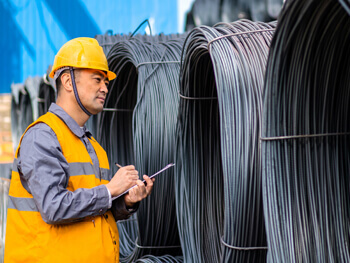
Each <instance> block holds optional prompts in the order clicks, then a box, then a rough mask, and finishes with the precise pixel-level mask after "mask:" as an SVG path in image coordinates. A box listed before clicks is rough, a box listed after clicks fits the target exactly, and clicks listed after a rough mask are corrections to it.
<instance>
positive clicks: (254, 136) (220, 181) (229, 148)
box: [175, 20, 276, 262]
mask: <svg viewBox="0 0 350 263" xmlns="http://www.w3.org/2000/svg"><path fill="white" fill-rule="evenodd" d="M275 27H276V22H272V23H262V22H252V21H249V20H240V21H237V22H234V23H231V24H228V23H220V24H217V25H215V26H214V27H207V26H201V27H198V28H195V29H193V30H192V31H191V32H189V34H188V37H187V39H186V42H185V44H184V47H183V55H182V59H181V60H182V66H181V72H180V91H179V92H180V104H179V116H178V124H177V132H176V135H177V143H176V147H177V149H176V159H175V160H176V174H175V175H176V177H175V187H176V205H177V217H178V225H179V226H178V227H179V233H180V240H181V246H182V250H183V254H184V261H185V262H265V261H266V252H267V244H266V235H265V228H264V218H263V215H264V214H263V210H262V208H263V203H262V193H261V161H260V158H261V156H260V151H259V136H260V122H261V111H262V91H263V87H264V73H265V67H266V61H267V57H268V52H269V45H270V42H271V39H272V36H273V33H274V30H275Z"/></svg>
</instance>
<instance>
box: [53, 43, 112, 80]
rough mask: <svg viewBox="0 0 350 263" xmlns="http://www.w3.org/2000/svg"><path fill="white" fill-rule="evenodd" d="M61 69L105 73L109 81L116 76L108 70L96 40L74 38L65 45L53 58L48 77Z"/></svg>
mask: <svg viewBox="0 0 350 263" xmlns="http://www.w3.org/2000/svg"><path fill="white" fill-rule="evenodd" d="M62 67H73V68H90V69H98V70H102V71H106V72H107V77H108V79H109V80H112V79H115V78H116V74H115V73H114V72H112V71H109V69H108V63H107V59H106V55H105V54H104V52H103V49H102V47H101V46H100V45H99V44H98V42H97V40H96V39H94V38H89V37H78V38H74V39H72V40H70V41H68V42H67V43H65V44H64V45H63V46H62V47H61V49H60V50H59V51H58V53H57V54H56V56H55V60H54V62H53V66H52V71H51V73H50V75H49V76H50V77H51V78H53V77H54V75H55V71H56V70H58V69H60V68H62Z"/></svg>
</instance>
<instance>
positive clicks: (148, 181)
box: [143, 175, 155, 187]
mask: <svg viewBox="0 0 350 263" xmlns="http://www.w3.org/2000/svg"><path fill="white" fill-rule="evenodd" d="M143 179H145V181H146V186H147V187H149V186H150V187H152V186H153V182H154V179H155V178H152V179H153V180H152V179H151V178H149V177H148V176H147V175H144V176H143Z"/></svg>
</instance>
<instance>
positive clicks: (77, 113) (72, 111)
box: [56, 99, 89, 127]
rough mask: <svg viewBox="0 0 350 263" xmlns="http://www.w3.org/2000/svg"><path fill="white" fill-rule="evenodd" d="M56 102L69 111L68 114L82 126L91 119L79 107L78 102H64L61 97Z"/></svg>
mask: <svg viewBox="0 0 350 263" xmlns="http://www.w3.org/2000/svg"><path fill="white" fill-rule="evenodd" d="M56 104H57V105H58V106H60V107H61V108H62V109H63V110H64V111H65V112H67V114H68V115H69V116H71V117H72V118H73V120H75V121H76V122H77V124H78V125H79V126H80V127H82V126H84V124H85V123H86V122H87V121H88V119H89V116H88V115H87V114H86V113H85V112H84V111H83V110H82V109H81V108H80V107H79V105H78V104H76V105H70V104H69V103H66V102H63V101H61V100H60V99H57V101H56Z"/></svg>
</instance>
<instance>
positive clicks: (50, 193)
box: [17, 103, 135, 224]
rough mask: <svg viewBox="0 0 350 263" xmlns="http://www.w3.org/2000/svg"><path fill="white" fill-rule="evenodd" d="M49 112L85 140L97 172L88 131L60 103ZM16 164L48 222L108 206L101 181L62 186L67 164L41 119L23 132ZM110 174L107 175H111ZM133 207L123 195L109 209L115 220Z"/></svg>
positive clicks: (74, 217) (92, 213)
mask: <svg viewBox="0 0 350 263" xmlns="http://www.w3.org/2000/svg"><path fill="white" fill-rule="evenodd" d="M49 112H51V113H53V114H55V115H57V116H58V117H59V118H61V119H62V120H63V121H64V122H65V123H66V125H67V126H68V127H69V129H70V130H71V131H72V132H73V133H74V134H75V135H76V136H78V137H79V138H80V139H81V140H82V141H83V142H84V144H85V146H86V149H87V151H88V153H89V155H90V157H91V159H92V161H93V166H94V169H95V171H96V172H97V173H96V174H100V171H99V162H98V158H97V155H96V153H95V150H94V148H93V147H92V145H91V143H90V142H89V140H88V139H87V137H89V138H90V137H91V133H90V132H89V131H88V130H87V128H86V126H85V125H84V127H79V125H78V124H77V123H76V122H75V121H74V119H73V118H72V117H70V116H69V115H68V114H67V113H66V112H65V111H64V110H63V109H62V108H61V107H60V106H58V105H56V104H55V103H53V104H51V106H50V108H49ZM17 168H18V171H19V173H20V178H21V182H22V185H23V187H24V188H25V189H26V190H27V191H28V192H29V193H31V194H32V195H33V197H34V201H35V204H36V206H37V208H38V210H39V211H40V213H41V216H42V218H43V220H44V221H45V222H47V223H49V224H61V223H70V222H74V221H77V220H79V219H81V218H84V217H87V216H96V215H99V214H103V213H105V212H106V211H107V210H108V209H109V200H110V194H109V192H108V190H107V188H106V186H105V185H100V186H97V187H94V188H91V189H86V188H80V189H77V190H76V191H74V192H71V191H69V190H67V189H66V187H67V184H68V180H69V165H68V162H67V160H66V159H65V157H64V156H63V153H62V149H61V146H60V144H59V142H58V140H57V137H56V134H55V133H54V131H53V130H52V129H51V128H50V127H49V126H48V125H47V124H45V123H38V124H36V125H35V126H33V127H32V128H30V129H29V130H28V131H27V132H26V133H25V135H24V136H23V139H22V143H21V147H20V151H19V153H18V158H17ZM111 177H112V175H111V174H110V175H109V179H111ZM134 211H135V210H128V209H126V206H125V202H124V199H123V198H118V199H116V200H115V201H113V205H112V212H113V215H114V216H115V219H116V220H120V219H125V218H128V217H129V216H130V215H131V213H132V212H134Z"/></svg>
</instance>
